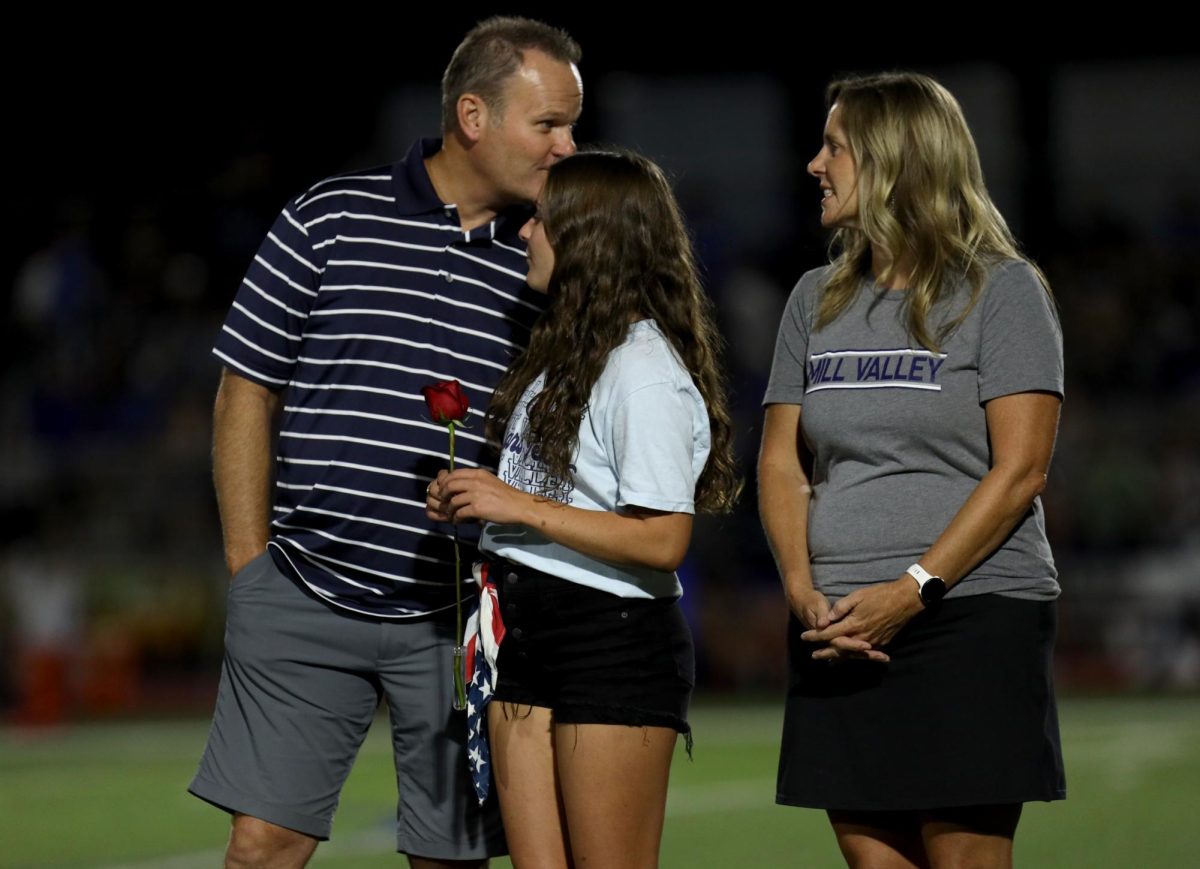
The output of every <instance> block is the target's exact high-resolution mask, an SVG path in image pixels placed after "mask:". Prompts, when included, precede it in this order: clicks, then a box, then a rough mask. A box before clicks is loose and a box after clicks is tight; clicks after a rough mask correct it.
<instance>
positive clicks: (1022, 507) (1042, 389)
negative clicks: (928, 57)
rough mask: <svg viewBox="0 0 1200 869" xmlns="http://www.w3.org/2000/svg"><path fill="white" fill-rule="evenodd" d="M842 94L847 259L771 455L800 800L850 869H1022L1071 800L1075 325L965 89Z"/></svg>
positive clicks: (781, 412) (794, 355)
mask: <svg viewBox="0 0 1200 869" xmlns="http://www.w3.org/2000/svg"><path fill="white" fill-rule="evenodd" d="M828 102H829V115H828V119H827V122H826V125H825V134H824V145H823V146H822V148H821V150H820V152H819V153H818V154H817V156H816V157H815V158H814V159H813V160H812V162H811V163H809V165H808V171H809V172H810V173H811V174H812V175H813V176H814V177H816V178H817V180H818V181H819V182H820V189H821V195H822V198H821V223H822V225H823V226H825V227H827V228H830V229H832V230H834V243H835V245H836V246H837V247H838V248H840V253H839V255H838V256H837V257H836V259H834V260H833V262H832V263H831V264H830V265H829V266H827V267H825V268H822V269H817V270H815V271H813V272H810V273H808V274H806V275H805V276H804V277H803V278H801V279H800V283H799V284H798V286H797V287H796V289H795V291H794V292H793V293H792V296H791V299H790V300H789V302H788V306H787V309H786V311H785V314H784V317H783V322H782V324H781V326H780V331H779V338H778V341H777V345H776V351H775V362H774V367H773V369H772V373H771V380H770V383H769V385H768V388H767V393H766V397H765V399H764V404H765V405H766V407H767V411H766V423H765V430H764V435H763V444H762V452H761V456H760V460H759V479H760V510H761V513H762V518H763V525H764V527H765V529H766V532H767V536H768V539H769V540H770V543H771V546H772V549H773V551H774V553H775V557H776V561H777V563H778V566H779V570H780V574H781V577H782V579H783V584H784V591H785V593H786V596H787V600H788V604H789V606H790V608H791V614H792V619H791V623H790V629H789V658H790V665H791V676H790V683H789V690H788V700H787V709H786V714H785V722H784V736H783V748H782V752H781V757H780V767H779V782H778V791H777V796H776V800H777V802H779V803H783V804H786V805H798V806H811V807H817V808H823V809H825V810H827V812H828V814H829V819H830V821H831V823H832V825H833V828H834V832H835V834H836V835H837V840H838V844H839V846H840V847H841V850H842V853H843V855H844V856H845V858H846V861H847V863H848V864H849V865H851V866H871V867H893V866H896V867H901V866H935V867H937V866H952V865H953V866H958V865H973V866H974V865H980V866H983V865H986V866H1003V865H1008V864H1010V863H1011V856H1012V839H1013V834H1014V832H1015V829H1016V825H1017V820H1018V818H1019V817H1020V812H1021V805H1022V803H1023V802H1025V801H1027V800H1052V799H1061V798H1063V797H1064V796H1065V786H1064V780H1063V771H1062V759H1061V750H1060V747H1059V738H1058V724H1057V716H1056V711H1055V705H1054V695H1053V686H1052V682H1051V674H1050V663H1051V661H1050V658H1051V647H1052V644H1053V636H1054V630H1055V603H1054V600H1055V598H1056V597H1057V596H1058V592H1059V587H1058V583H1057V581H1056V571H1055V568H1054V563H1053V560H1052V558H1051V555H1050V550H1049V547H1048V545H1047V543H1046V536H1045V531H1044V526H1043V519H1042V509H1041V504H1040V502H1039V500H1038V493H1039V492H1041V490H1042V488H1043V485H1044V483H1045V479H1046V473H1047V470H1048V468H1049V464H1050V456H1051V453H1052V451H1053V446H1054V438H1055V432H1056V430H1057V425H1058V416H1059V406H1060V404H1061V400H1062V390H1063V373H1062V343H1061V333H1060V330H1059V326H1058V321H1057V318H1056V315H1055V312H1054V305H1053V302H1052V300H1051V297H1050V293H1049V289H1048V287H1047V285H1046V282H1045V279H1044V277H1043V276H1042V274H1041V272H1040V271H1038V270H1037V269H1036V268H1035V267H1034V266H1033V265H1031V264H1030V263H1029V262H1028V261H1027V260H1025V259H1023V258H1022V257H1021V256H1020V254H1019V253H1018V252H1017V249H1016V244H1015V242H1014V240H1013V238H1012V235H1011V234H1010V233H1009V231H1008V228H1007V226H1006V225H1005V223H1004V220H1003V218H1002V217H1001V216H1000V214H999V213H998V212H997V211H996V208H995V206H994V205H993V204H992V202H991V200H990V199H989V198H988V194H987V190H986V189H985V187H984V184H983V177H982V173H981V171H980V168H979V159H978V155H977V152H976V149H975V143H974V141H973V140H972V138H971V134H970V132H969V131H968V129H967V125H966V122H965V120H964V118H963V116H962V111H961V109H960V108H959V106H958V104H957V103H956V102H955V100H954V98H953V97H952V96H951V95H950V94H949V92H947V91H946V90H945V88H943V87H942V86H941V85H939V84H938V83H937V82H935V81H933V80H932V79H930V78H927V77H925V76H921V75H913V74H885V75H876V76H870V77H865V78H854V79H848V80H844V81H838V82H835V83H834V84H833V85H831V87H830V88H829V92H828ZM943 595H944V596H945V599H944V600H943V599H942V597H943Z"/></svg>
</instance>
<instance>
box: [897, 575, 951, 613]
mask: <svg viewBox="0 0 1200 869" xmlns="http://www.w3.org/2000/svg"><path fill="white" fill-rule="evenodd" d="M907 573H908V574H909V576H911V577H912V578H913V579H915V580H916V581H917V593H918V594H919V595H920V596H921V603H923V604H925V606H926V607H931V606H933V605H934V604H935V603H938V602H939V601H940V600H941V599H942V598H943V597H945V596H946V583H945V581H944V580H943V579H942V578H941V577H940V576H934V575H933V574H932V573H930V572H929V571H928V570H926V569H925V568H923V567H922V566H921V565H919V564H914V565H913V566H912V567H910V568H909V569H908V571H907Z"/></svg>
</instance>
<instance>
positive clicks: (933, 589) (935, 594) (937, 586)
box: [921, 576, 946, 606]
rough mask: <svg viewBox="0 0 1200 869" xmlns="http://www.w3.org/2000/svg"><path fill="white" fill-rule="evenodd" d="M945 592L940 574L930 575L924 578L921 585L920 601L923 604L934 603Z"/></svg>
mask: <svg viewBox="0 0 1200 869" xmlns="http://www.w3.org/2000/svg"><path fill="white" fill-rule="evenodd" d="M945 594H946V583H944V582H942V578H941V577H940V576H931V577H929V579H927V580H925V584H924V585H922V586H921V602H922V603H924V604H925V606H929V605H930V604H935V603H937V602H938V601H940V600H941V599H942V598H943V597H944V596H945Z"/></svg>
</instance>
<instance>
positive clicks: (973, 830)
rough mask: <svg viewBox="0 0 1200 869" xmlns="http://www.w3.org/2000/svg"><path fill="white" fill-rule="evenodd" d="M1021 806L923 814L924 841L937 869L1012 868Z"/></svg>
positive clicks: (935, 810)
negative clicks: (1014, 836)
mask: <svg viewBox="0 0 1200 869" xmlns="http://www.w3.org/2000/svg"><path fill="white" fill-rule="evenodd" d="M1021 808H1022V806H1021V804H1020V803H1013V804H1011V805H1001V806H965V807H962V808H952V809H934V810H933V811H929V812H922V813H921V838H922V840H924V842H925V853H926V854H928V855H929V864H930V866H932V867H933V869H959V867H964V869H966V867H981V869H982V867H987V869H1009V867H1011V866H1012V854H1013V835H1014V834H1015V833H1016V831H1017V821H1019V820H1020V819H1021Z"/></svg>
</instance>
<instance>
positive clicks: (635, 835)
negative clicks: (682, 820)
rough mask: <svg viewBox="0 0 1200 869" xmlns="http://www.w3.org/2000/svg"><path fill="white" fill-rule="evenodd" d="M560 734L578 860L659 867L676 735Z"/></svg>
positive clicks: (665, 731) (598, 730) (633, 731)
mask: <svg viewBox="0 0 1200 869" xmlns="http://www.w3.org/2000/svg"><path fill="white" fill-rule="evenodd" d="M554 731H555V748H556V750H557V755H558V774H559V782H560V783H561V786H562V796H563V803H564V804H565V806H566V816H567V829H568V830H569V833H570V840H571V852H572V853H573V854H574V855H575V859H576V860H577V861H578V862H579V864H580V865H582V866H587V867H589V869H592V867H595V869H607V867H613V869H652V867H655V866H657V865H658V848H659V843H660V841H661V840H662V828H663V815H664V813H665V812H666V807H667V779H668V777H669V775H670V771H671V755H672V754H673V753H674V751H675V738H676V736H677V734H676V732H675V731H674V730H672V729H671V728H669V727H627V726H624V725H616V724H559V725H556V726H555V728H554ZM506 820H507V818H506Z"/></svg>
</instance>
